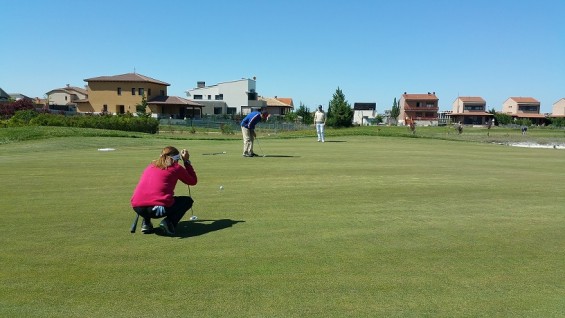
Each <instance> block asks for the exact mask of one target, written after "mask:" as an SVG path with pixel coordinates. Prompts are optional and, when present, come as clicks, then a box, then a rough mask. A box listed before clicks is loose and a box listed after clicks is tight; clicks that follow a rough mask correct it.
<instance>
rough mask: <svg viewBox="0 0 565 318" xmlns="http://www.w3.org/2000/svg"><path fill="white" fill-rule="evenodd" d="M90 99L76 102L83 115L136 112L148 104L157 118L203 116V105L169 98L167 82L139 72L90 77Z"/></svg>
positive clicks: (150, 110)
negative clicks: (137, 107) (144, 104)
mask: <svg viewBox="0 0 565 318" xmlns="http://www.w3.org/2000/svg"><path fill="white" fill-rule="evenodd" d="M84 81H85V82H87V83H88V90H87V95H88V96H87V98H86V99H81V100H78V101H76V105H77V111H78V112H80V113H109V114H114V115H116V114H125V113H136V112H137V109H136V106H137V105H138V104H140V103H141V102H142V99H143V96H145V99H146V101H147V108H146V110H145V111H146V112H150V113H151V114H152V115H153V116H154V117H159V118H161V117H166V118H185V117H186V116H187V115H188V116H193V117H192V118H194V117H200V114H201V109H202V105H199V104H197V103H194V102H191V101H189V100H187V99H184V98H180V97H170V96H168V95H167V87H168V86H169V85H170V84H168V83H165V82H162V81H159V80H156V79H154V78H151V77H148V76H144V75H141V74H137V73H126V74H121V75H114V76H100V77H93V78H87V79H85V80H84Z"/></svg>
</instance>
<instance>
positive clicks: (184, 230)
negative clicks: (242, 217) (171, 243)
mask: <svg viewBox="0 0 565 318" xmlns="http://www.w3.org/2000/svg"><path fill="white" fill-rule="evenodd" d="M209 222H212V223H209ZM242 222H245V221H236V220H230V219H220V220H196V221H181V222H180V223H179V224H178V226H177V228H176V233H175V234H174V235H171V236H170V237H178V238H188V237H194V236H200V235H204V234H208V233H210V232H215V231H219V230H223V229H227V228H230V227H232V226H233V225H234V224H237V223H242ZM155 234H157V235H159V236H169V235H166V234H165V233H164V232H162V230H161V229H157V230H156V231H155Z"/></svg>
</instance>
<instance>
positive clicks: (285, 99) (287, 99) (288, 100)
mask: <svg viewBox="0 0 565 318" xmlns="http://www.w3.org/2000/svg"><path fill="white" fill-rule="evenodd" d="M275 99H276V100H278V101H279V102H282V103H285V104H287V105H289V106H292V105H294V103H293V102H292V98H290V97H275Z"/></svg>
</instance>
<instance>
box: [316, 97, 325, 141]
mask: <svg viewBox="0 0 565 318" xmlns="http://www.w3.org/2000/svg"><path fill="white" fill-rule="evenodd" d="M314 124H315V125H316V133H317V134H318V141H321V142H325V141H326V140H325V136H324V126H326V113H324V110H323V109H322V105H319V106H318V110H317V111H316V113H315V114H314Z"/></svg>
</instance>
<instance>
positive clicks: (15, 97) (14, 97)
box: [10, 93, 33, 102]
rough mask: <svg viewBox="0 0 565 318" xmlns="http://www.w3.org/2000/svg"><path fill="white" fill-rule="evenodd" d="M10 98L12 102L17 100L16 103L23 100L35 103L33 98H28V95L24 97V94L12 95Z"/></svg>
mask: <svg viewBox="0 0 565 318" xmlns="http://www.w3.org/2000/svg"><path fill="white" fill-rule="evenodd" d="M10 98H11V99H12V100H15V101H18V100H22V99H23V100H27V101H30V102H33V99H32V98H31V97H28V96H26V95H24V94H20V93H13V94H10Z"/></svg>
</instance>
